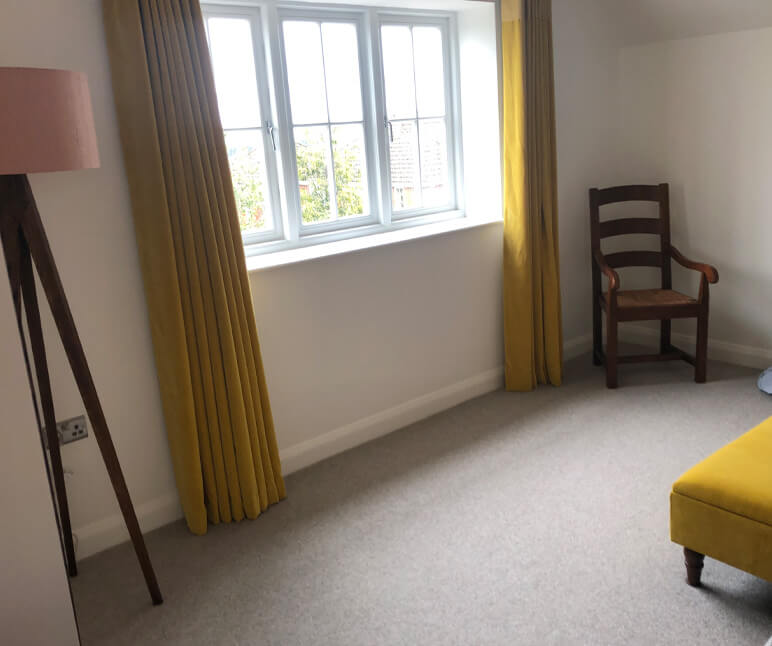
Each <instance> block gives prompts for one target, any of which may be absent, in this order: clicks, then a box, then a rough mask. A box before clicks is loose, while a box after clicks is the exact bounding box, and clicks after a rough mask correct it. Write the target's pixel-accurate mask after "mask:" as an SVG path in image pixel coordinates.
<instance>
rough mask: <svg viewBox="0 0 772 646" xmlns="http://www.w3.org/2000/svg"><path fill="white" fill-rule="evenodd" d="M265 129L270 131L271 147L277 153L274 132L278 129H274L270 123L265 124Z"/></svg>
mask: <svg viewBox="0 0 772 646" xmlns="http://www.w3.org/2000/svg"><path fill="white" fill-rule="evenodd" d="M265 129H266V130H267V131H268V136H269V137H270V138H271V146H272V147H273V150H274V152H275V151H276V135H275V134H274V131H275V130H276V128H274V127H273V124H272V123H271V122H270V121H266V122H265Z"/></svg>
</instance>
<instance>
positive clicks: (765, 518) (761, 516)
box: [670, 417, 772, 586]
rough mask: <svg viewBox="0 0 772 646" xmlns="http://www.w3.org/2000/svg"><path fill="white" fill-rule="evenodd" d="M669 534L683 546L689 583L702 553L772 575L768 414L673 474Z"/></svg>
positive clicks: (696, 579) (771, 428) (696, 576)
mask: <svg viewBox="0 0 772 646" xmlns="http://www.w3.org/2000/svg"><path fill="white" fill-rule="evenodd" d="M670 538H671V540H672V541H673V542H675V543H678V544H679V545H683V546H684V554H685V556H686V573H687V581H688V582H689V584H690V585H695V586H697V585H700V575H701V574H702V566H703V560H704V558H705V556H706V555H707V556H710V557H712V558H715V559H718V560H719V561H723V562H724V563H728V564H729V565H732V566H734V567H736V568H740V569H741V570H745V571H746V572H750V573H751V574H754V575H756V576H759V577H761V578H763V579H766V580H767V581H772V417H771V418H769V419H768V420H767V421H765V422H763V423H761V424H759V425H758V426H757V427H756V428H754V429H753V430H751V431H748V432H747V433H746V434H745V435H743V436H741V437H739V438H737V439H736V440H735V441H734V442H730V443H729V444H727V445H726V446H725V447H724V448H722V449H720V450H719V451H716V453H714V454H713V455H711V456H710V457H709V458H707V459H705V460H703V461H702V462H700V463H699V464H698V465H697V466H695V467H693V468H692V469H690V470H689V471H687V472H686V473H684V475H682V476H681V477H680V478H679V479H678V481H677V482H676V483H675V484H674V485H673V491H672V493H671V494H670Z"/></svg>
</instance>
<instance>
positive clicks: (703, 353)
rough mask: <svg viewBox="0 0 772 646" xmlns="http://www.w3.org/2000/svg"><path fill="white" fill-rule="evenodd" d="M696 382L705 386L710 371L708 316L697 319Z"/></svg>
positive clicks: (703, 315) (702, 315)
mask: <svg viewBox="0 0 772 646" xmlns="http://www.w3.org/2000/svg"><path fill="white" fill-rule="evenodd" d="M694 359H695V361H694V381H696V382H697V383H698V384H704V383H705V381H706V379H707V370H708V315H707V313H705V314H701V315H700V316H699V317H698V318H697V351H696V353H695V357H694Z"/></svg>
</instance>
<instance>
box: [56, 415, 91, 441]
mask: <svg viewBox="0 0 772 646" xmlns="http://www.w3.org/2000/svg"><path fill="white" fill-rule="evenodd" d="M56 434H57V435H58V436H59V444H69V443H70V442H77V441H78V440H82V439H84V438H86V437H88V428H87V427H86V416H85V415H80V416H79V417H72V418H70V419H66V420H64V421H63V422H57V423H56Z"/></svg>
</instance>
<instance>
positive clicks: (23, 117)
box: [0, 67, 163, 605]
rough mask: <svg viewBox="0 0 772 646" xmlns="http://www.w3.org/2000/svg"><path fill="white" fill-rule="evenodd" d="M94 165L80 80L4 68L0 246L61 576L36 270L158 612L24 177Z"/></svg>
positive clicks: (68, 546) (58, 475) (66, 520)
mask: <svg viewBox="0 0 772 646" xmlns="http://www.w3.org/2000/svg"><path fill="white" fill-rule="evenodd" d="M98 166H99V155H98V152H97V146H96V133H95V132H94V120H93V114H92V112H91V99H90V97H89V92H88V84H87V82H86V77H85V76H84V75H83V74H79V73H76V72H69V71H65V70H47V69H31V68H18V67H0V239H1V240H2V246H3V250H4V252H5V262H6V265H7V268H8V279H9V280H10V283H11V294H12V297H13V304H14V307H15V308H16V319H17V322H18V325H19V333H20V336H21V343H22V349H23V350H24V357H25V361H26V363H27V373H28V376H29V380H30V388H31V390H32V396H33V398H34V399H35V412H36V414H37V416H38V424H39V425H40V427H41V429H44V432H45V438H46V440H47V444H48V453H49V460H50V478H51V480H52V486H53V490H54V494H55V500H56V506H57V508H58V520H59V527H60V531H61V535H62V546H63V550H64V557H65V562H66V565H67V570H68V573H69V574H70V576H75V575H76V574H77V565H76V562H75V550H74V547H73V541H72V529H71V527H70V514H69V507H68V504H67V492H66V490H65V486H64V471H63V469H62V458H61V454H60V452H59V438H58V435H57V432H56V418H55V416H54V404H53V398H52V395H51V383H50V378H49V374H48V366H47V362H46V350H45V345H44V342H43V330H42V326H41V322H40V310H39V309H38V300H37V294H36V290H35V276H34V273H33V263H34V266H35V268H36V269H37V274H38V277H39V279H40V283H41V285H42V287H43V291H44V292H45V295H46V298H47V300H48V304H49V306H50V308H51V313H52V314H53V318H54V321H55V323H56V327H57V329H58V331H59V336H60V337H61V340H62V344H63V345H64V351H65V354H66V355H67V359H68V361H69V363H70V368H71V369H72V373H73V376H74V377H75V381H76V383H77V386H78V390H79V392H80V395H81V398H82V399H83V404H84V405H85V407H86V412H87V414H88V417H89V419H90V420H91V426H92V429H93V433H94V437H95V438H96V441H97V444H98V445H99V450H100V452H101V454H102V459H103V460H104V463H105V466H106V467H107V472H108V474H109V476H110V481H111V483H112V486H113V489H114V490H115V495H116V497H117V498H118V504H119V505H120V508H121V513H122V514H123V519H124V521H125V522H126V527H127V528H128V530H129V535H130V536H131V541H132V543H133V544H134V550H135V552H136V554H137V558H138V559H139V564H140V566H141V568H142V572H143V574H144V576H145V582H146V583H147V587H148V590H149V592H150V597H151V598H152V600H153V604H156V605H157V604H160V603H162V602H163V598H162V597H161V591H160V589H159V588H158V582H157V581H156V577H155V572H154V571H153V565H152V564H151V562H150V557H149V555H148V553H147V548H146V547H145V541H144V539H143V538H142V532H141V531H140V529H139V523H138V522H137V516H136V514H135V513H134V506H133V505H132V504H131V498H130V497H129V490H128V488H127V487H126V481H125V479H124V477H123V472H122V471H121V466H120V463H119V462H118V456H117V454H116V452H115V446H114V445H113V441H112V438H111V437H110V431H109V430H108V428H107V421H106V420H105V415H104V412H103V411H102V405H101V403H100V402H99V397H98V396H97V392H96V388H95V386H94V380H93V379H92V376H91V371H90V370H89V367H88V363H87V362H86V355H85V354H84V352H83V346H82V345H81V342H80V337H79V336H78V330H77V329H76V327H75V321H74V320H73V318H72V313H71V312H70V307H69V305H68V303H67V299H66V297H65V295H64V289H63V288H62V283H61V280H60V278H59V272H58V270H57V268H56V263H55V262H54V258H53V255H52V254H51V248H50V247H49V245H48V239H47V238H46V234H45V231H44V229H43V223H42V221H41V219H40V214H39V213H38V209H37V206H36V204H35V198H34V197H33V195H32V189H31V188H30V184H29V180H28V179H27V174H28V173H46V172H52V171H63V170H78V169H85V168H97V167H98ZM22 316H24V318H25V321H26V327H27V333H28V334H29V345H30V346H31V350H32V362H30V360H29V353H28V349H27V339H26V335H25V333H24V322H23V321H22ZM33 366H34V373H33ZM35 382H37V387H36V386H35ZM38 396H39V398H40V409H41V410H42V420H41V419H40V417H41V412H40V411H39V410H38V402H37V399H38Z"/></svg>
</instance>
